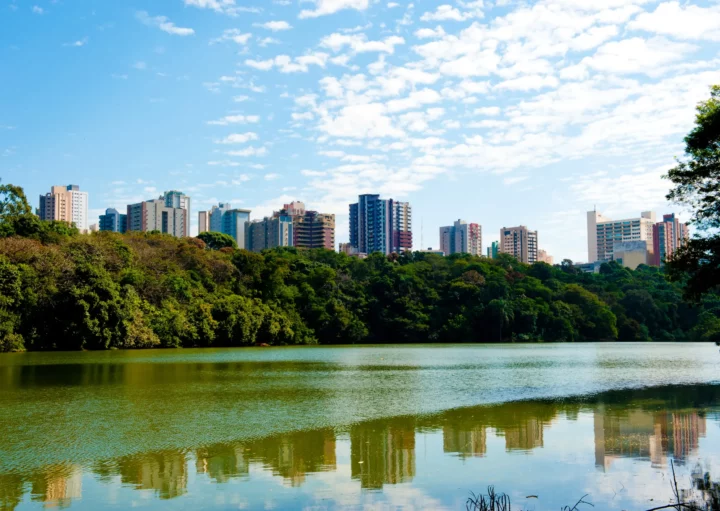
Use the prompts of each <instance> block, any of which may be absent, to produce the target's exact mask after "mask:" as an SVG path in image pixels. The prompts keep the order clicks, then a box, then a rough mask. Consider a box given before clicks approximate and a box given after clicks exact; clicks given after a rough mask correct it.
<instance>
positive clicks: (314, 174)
mask: <svg viewBox="0 0 720 511" xmlns="http://www.w3.org/2000/svg"><path fill="white" fill-rule="evenodd" d="M300 173H301V174H302V175H303V176H306V177H322V176H327V172H324V171H322V170H308V169H303V170H301V171H300Z"/></svg>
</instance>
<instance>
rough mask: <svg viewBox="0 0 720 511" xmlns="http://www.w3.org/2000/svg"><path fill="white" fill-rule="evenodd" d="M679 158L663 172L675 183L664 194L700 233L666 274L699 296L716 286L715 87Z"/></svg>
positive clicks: (718, 179)
mask: <svg viewBox="0 0 720 511" xmlns="http://www.w3.org/2000/svg"><path fill="white" fill-rule="evenodd" d="M685 154H686V157H685V159H684V160H681V161H678V165H677V166H676V167H675V168H674V169H672V170H670V172H668V175H667V177H668V178H669V179H670V180H671V181H672V182H673V184H674V185H675V188H673V189H672V191H671V192H670V194H669V195H668V199H669V200H672V201H674V202H677V203H679V204H682V205H685V206H687V207H689V208H690V209H691V210H692V212H693V218H692V224H693V225H694V226H695V228H696V229H697V230H698V232H699V233H700V235H698V236H696V237H695V238H693V239H692V240H690V242H689V243H688V244H687V246H686V247H684V248H683V249H681V250H680V251H678V252H677V253H676V256H675V257H674V258H673V259H672V260H671V261H669V263H668V267H669V270H670V271H669V273H670V276H671V278H673V279H675V280H678V281H683V282H685V284H686V288H685V289H686V291H685V293H686V296H687V297H688V298H689V299H691V300H694V301H699V300H700V299H701V298H702V296H703V295H704V294H706V293H707V292H709V291H711V290H716V289H717V288H718V286H719V285H720V234H719V233H718V229H720V200H719V199H720V86H717V85H716V86H714V87H712V89H711V94H710V99H708V100H707V101H704V102H702V103H700V104H699V105H698V107H697V115H696V117H695V127H694V128H693V130H692V131H691V132H690V133H689V134H688V136H687V137H685Z"/></svg>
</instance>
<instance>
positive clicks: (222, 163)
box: [207, 160, 240, 167]
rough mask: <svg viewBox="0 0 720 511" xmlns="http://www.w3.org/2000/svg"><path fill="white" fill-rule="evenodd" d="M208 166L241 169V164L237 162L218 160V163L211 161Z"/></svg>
mask: <svg viewBox="0 0 720 511" xmlns="http://www.w3.org/2000/svg"><path fill="white" fill-rule="evenodd" d="M207 164H208V165H211V166H218V167H239V166H240V163H239V162H236V161H230V160H219V161H218V160H216V161H209V162H207Z"/></svg>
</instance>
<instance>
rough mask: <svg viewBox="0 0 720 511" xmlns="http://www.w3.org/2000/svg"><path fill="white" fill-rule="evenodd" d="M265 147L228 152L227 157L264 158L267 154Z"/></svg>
mask: <svg viewBox="0 0 720 511" xmlns="http://www.w3.org/2000/svg"><path fill="white" fill-rule="evenodd" d="M267 152H268V151H267V148H266V147H248V148H246V149H240V150H238V151H228V152H227V155H228V156H243V157H247V156H265V155H266V154H267Z"/></svg>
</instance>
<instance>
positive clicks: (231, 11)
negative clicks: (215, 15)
mask: <svg viewBox="0 0 720 511" xmlns="http://www.w3.org/2000/svg"><path fill="white" fill-rule="evenodd" d="M185 5H190V6H193V7H197V8H199V9H212V10H213V11H215V12H219V13H222V14H227V15H228V16H233V17H235V16H238V15H239V14H240V13H241V12H246V13H255V14H256V13H259V12H262V9H260V8H258V7H245V6H237V5H235V0H185Z"/></svg>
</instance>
